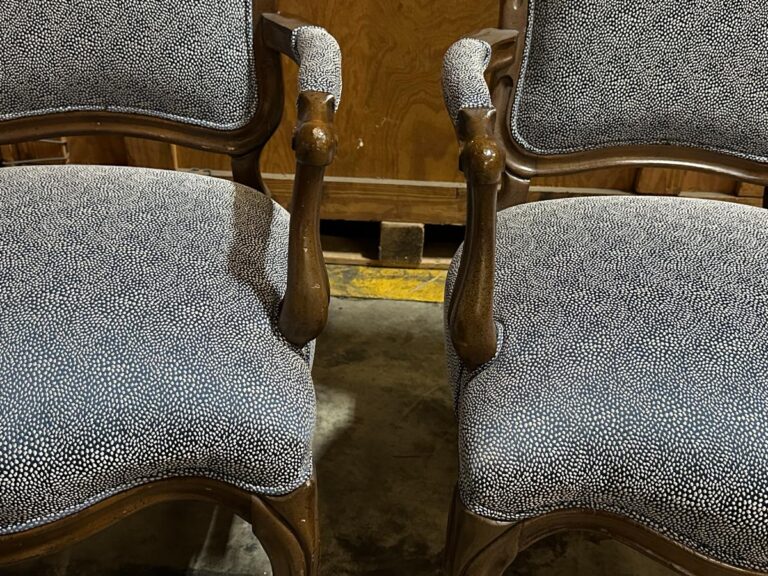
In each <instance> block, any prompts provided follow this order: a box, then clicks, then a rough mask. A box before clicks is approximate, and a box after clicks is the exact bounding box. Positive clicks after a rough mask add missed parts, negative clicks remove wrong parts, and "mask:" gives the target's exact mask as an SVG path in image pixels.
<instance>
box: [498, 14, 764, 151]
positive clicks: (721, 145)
mask: <svg viewBox="0 0 768 576" xmlns="http://www.w3.org/2000/svg"><path fill="white" fill-rule="evenodd" d="M528 6H529V11H530V12H529V25H528V36H527V38H526V47H525V57H524V61H523V66H522V74H521V77H520V82H519V85H518V90H517V96H516V101H515V104H514V108H513V112H512V117H511V127H512V135H513V136H514V137H515V139H516V140H517V141H518V142H519V143H520V144H522V145H523V146H524V147H525V148H527V149H528V150H530V151H532V152H535V153H538V154H564V153H569V152H579V151H584V150H589V149H595V148H603V147H610V146H620V145H631V144H673V145H681V146H691V147H698V148H706V149H711V150H715V151H719V152H724V153H728V154H733V155H736V156H740V157H744V158H748V159H751V160H757V161H761V162H765V161H768V75H767V74H766V70H768V49H766V38H768V2H765V0H743V1H738V2H734V1H725V2H724V1H723V0H697V1H695V2H694V1H686V2H681V1H680V0H655V1H653V2H630V1H626V0H580V1H578V2H574V1H573V0H529V2H528Z"/></svg>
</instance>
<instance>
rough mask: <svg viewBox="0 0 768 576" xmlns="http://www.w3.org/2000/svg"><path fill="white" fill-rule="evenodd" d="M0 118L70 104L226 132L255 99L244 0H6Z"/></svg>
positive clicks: (245, 117) (0, 23)
mask: <svg viewBox="0 0 768 576" xmlns="http://www.w3.org/2000/svg"><path fill="white" fill-rule="evenodd" d="M0 30H1V31H2V33H1V34H0V54H2V58H0V120H10V119H14V118H19V117H24V116H36V115H41V114H49V113H55V112H68V111H74V110H85V111H112V112H123V113H133V114H143V115H149V116H156V117H160V118H166V119H170V120H175V121H179V122H185V123H189V124H194V125H199V126H205V127H209V128H215V129H221V130H229V129H234V128H238V127H241V126H243V125H245V124H247V123H248V121H249V120H250V119H251V118H252V117H253V114H254V113H255V111H256V108H257V105H258V91H257V85H256V76H255V72H254V55H253V13H252V6H251V1H250V0H197V1H195V2H188V1H186V0H88V1H87V2H55V1H51V0H6V1H4V2H3V4H2V10H0Z"/></svg>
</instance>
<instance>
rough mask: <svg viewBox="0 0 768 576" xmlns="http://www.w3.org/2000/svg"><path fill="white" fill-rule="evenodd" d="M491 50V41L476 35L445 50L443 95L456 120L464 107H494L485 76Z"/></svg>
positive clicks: (452, 118) (450, 112)
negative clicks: (477, 37)
mask: <svg viewBox="0 0 768 576" xmlns="http://www.w3.org/2000/svg"><path fill="white" fill-rule="evenodd" d="M491 53H492V50H491V45H490V44H488V42H485V41H483V40H477V39H476V38H462V39H461V40H459V41H458V42H455V43H454V44H453V45H452V46H451V47H450V48H448V51H447V52H446V53H445V57H444V58H443V99H444V100H445V106H446V108H447V109H448V114H449V115H450V116H451V120H453V121H454V122H456V119H457V118H458V117H459V110H461V109H462V108H493V103H492V102H491V93H490V91H489V90H488V84H486V82H485V77H484V76H483V74H484V73H485V69H486V68H487V67H488V64H489V63H490V61H491Z"/></svg>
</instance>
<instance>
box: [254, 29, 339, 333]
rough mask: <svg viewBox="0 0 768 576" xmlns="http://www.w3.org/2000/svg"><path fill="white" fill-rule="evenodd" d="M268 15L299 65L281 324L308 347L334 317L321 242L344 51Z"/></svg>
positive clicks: (273, 34)
mask: <svg viewBox="0 0 768 576" xmlns="http://www.w3.org/2000/svg"><path fill="white" fill-rule="evenodd" d="M263 18H264V35H265V40H266V43H267V45H268V46H269V47H271V48H273V49H274V50H278V51H280V52H282V53H284V54H286V55H288V56H289V57H291V58H292V59H294V60H295V61H296V62H297V63H298V64H299V100H298V120H297V123H296V128H295V129H294V132H293V149H294V151H295V153H296V177H295V179H294V182H293V197H292V199H291V225H290V239H289V243H288V285H287V288H286V293H285V298H284V299H283V303H282V307H281V309H280V319H279V327H280V331H281V332H282V333H283V335H284V336H285V337H286V339H288V341H290V342H291V343H293V344H295V345H297V346H302V345H304V344H306V343H307V342H309V341H311V340H314V339H315V338H316V337H317V336H318V335H319V334H320V332H322V330H323V328H324V327H325V323H326V320H327V318H328V302H329V300H330V288H329V285H328V275H327V272H326V269H325V261H324V259H323V251H322V246H321V244H320V202H321V200H322V193H323V177H324V176H325V167H326V166H328V165H329V164H330V163H331V162H332V161H333V157H334V154H335V152H336V143H337V136H336V130H335V127H334V125H333V119H334V114H335V110H336V108H337V107H338V103H339V99H340V97H341V56H340V52H339V47H338V44H337V43H336V41H335V40H334V39H333V37H332V36H331V35H330V34H328V33H327V32H326V31H325V30H323V29H322V28H318V27H315V26H309V25H307V24H305V23H304V22H302V21H300V20H297V19H295V18H288V17H284V16H280V15H277V14H265V15H264V16H263Z"/></svg>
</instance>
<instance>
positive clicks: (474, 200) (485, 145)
mask: <svg viewBox="0 0 768 576" xmlns="http://www.w3.org/2000/svg"><path fill="white" fill-rule="evenodd" d="M517 36H518V33H517V31H514V30H484V31H482V32H480V33H478V34H477V35H476V36H475V37H472V38H463V39H461V40H459V41H458V42H456V43H455V44H453V46H451V47H450V48H449V49H448V52H447V53H446V55H445V59H444V61H443V95H444V98H445V104H446V107H447V108H448V113H449V114H450V116H451V119H452V120H453V122H454V125H455V128H456V134H457V136H458V139H459V143H460V146H461V155H460V168H461V170H462V171H463V172H464V175H465V177H466V179H467V227H466V232H465V238H464V249H463V253H462V256H461V263H460V265H459V271H458V274H457V277H456V282H455V285H454V288H453V293H452V294H451V301H450V302H449V303H448V307H449V308H448V326H449V330H450V334H451V341H452V343H453V346H454V349H455V350H456V353H457V354H458V356H459V357H460V358H461V360H462V361H463V362H464V364H465V366H467V368H469V369H470V370H473V369H475V368H477V367H479V366H481V365H483V364H485V363H486V362H488V361H489V360H491V359H492V358H493V357H494V355H495V354H496V324H495V322H494V318H493V290H494V275H495V257H496V202H497V194H498V189H499V186H500V184H501V176H502V173H503V171H504V151H503V148H502V147H501V146H500V144H499V143H498V141H497V139H496V136H495V134H494V126H495V122H496V110H495V108H494V107H493V102H492V99H491V91H490V89H489V88H488V82H487V81H486V75H487V74H490V75H491V81H492V82H493V83H495V81H496V78H495V77H496V76H498V75H499V74H503V73H505V71H506V70H507V69H508V68H509V65H510V64H511V62H512V60H513V59H514V51H513V50H508V48H509V47H514V46H515V44H516V39H517Z"/></svg>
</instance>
